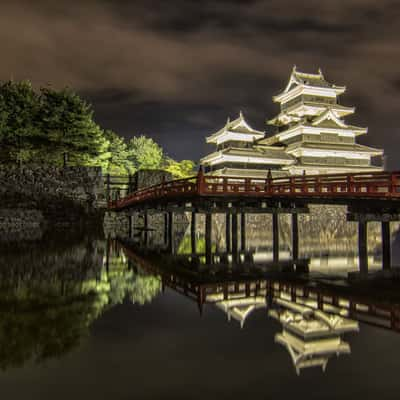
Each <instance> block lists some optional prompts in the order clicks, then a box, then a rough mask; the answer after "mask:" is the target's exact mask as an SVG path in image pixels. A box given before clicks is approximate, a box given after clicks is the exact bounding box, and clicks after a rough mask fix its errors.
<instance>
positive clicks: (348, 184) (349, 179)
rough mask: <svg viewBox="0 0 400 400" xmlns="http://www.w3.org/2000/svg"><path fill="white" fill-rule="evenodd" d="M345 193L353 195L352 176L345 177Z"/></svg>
mask: <svg viewBox="0 0 400 400" xmlns="http://www.w3.org/2000/svg"><path fill="white" fill-rule="evenodd" d="M347 192H349V193H353V192H354V176H353V175H347Z"/></svg>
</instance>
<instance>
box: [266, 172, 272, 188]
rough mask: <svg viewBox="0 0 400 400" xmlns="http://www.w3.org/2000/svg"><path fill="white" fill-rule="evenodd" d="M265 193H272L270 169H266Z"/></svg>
mask: <svg viewBox="0 0 400 400" xmlns="http://www.w3.org/2000/svg"><path fill="white" fill-rule="evenodd" d="M265 191H266V192H267V193H269V194H270V193H272V172H271V169H268V174H267V179H266V181H265Z"/></svg>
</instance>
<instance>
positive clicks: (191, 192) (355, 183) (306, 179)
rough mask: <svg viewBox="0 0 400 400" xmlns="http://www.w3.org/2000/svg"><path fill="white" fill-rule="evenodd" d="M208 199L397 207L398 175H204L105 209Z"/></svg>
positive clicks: (153, 189) (146, 191) (164, 184)
mask: <svg viewBox="0 0 400 400" xmlns="http://www.w3.org/2000/svg"><path fill="white" fill-rule="evenodd" d="M207 198H209V199H220V200H222V199H225V200H227V201H229V200H240V199H242V200H247V201H248V200H251V199H253V200H257V199H260V200H274V199H275V200H289V201H296V200H303V201H305V202H317V203H318V202H321V203H338V204H350V203H351V202H354V201H360V200H361V199H362V200H363V201H364V202H365V201H368V200H381V201H384V203H387V204H389V203H397V204H400V172H374V173H371V172H368V173H355V174H333V175H308V176H305V175H302V176H292V177H284V178H274V179H272V178H267V179H254V178H240V177H225V176H210V175H204V174H203V172H202V171H200V172H199V173H198V175H197V176H195V177H191V178H186V179H178V180H174V181H169V182H162V183H160V184H158V185H154V186H150V187H148V188H145V189H141V190H138V191H136V192H133V193H131V194H129V195H128V196H126V197H124V198H121V199H117V200H113V201H110V202H109V209H113V210H123V209H128V208H137V207H143V206H145V205H146V204H150V203H152V204H154V203H155V202H156V203H157V202H163V203H164V202H173V201H174V202H176V201H192V200H201V199H203V200H206V199H207Z"/></svg>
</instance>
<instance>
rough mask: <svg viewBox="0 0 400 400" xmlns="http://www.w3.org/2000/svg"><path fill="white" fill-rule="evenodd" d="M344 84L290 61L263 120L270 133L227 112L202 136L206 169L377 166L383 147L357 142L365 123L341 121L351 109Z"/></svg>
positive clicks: (228, 172) (281, 172) (260, 171)
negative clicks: (273, 109) (273, 108)
mask: <svg viewBox="0 0 400 400" xmlns="http://www.w3.org/2000/svg"><path fill="white" fill-rule="evenodd" d="M345 90H346V88H345V87H344V86H336V85H334V84H331V83H329V82H328V81H326V80H325V77H324V75H323V74H322V72H321V70H319V71H318V73H317V74H310V73H304V72H300V71H297V69H296V67H294V68H293V70H292V73H291V75H290V78H289V82H288V84H287V85H286V87H285V89H284V90H283V91H282V92H281V93H279V94H278V95H276V96H274V97H273V101H274V102H275V103H278V104H279V106H280V112H279V114H278V115H277V116H275V117H274V118H272V119H270V120H268V121H267V123H268V124H269V125H271V126H273V127H274V129H275V133H274V134H272V135H266V134H265V132H262V131H258V130H255V129H253V128H252V127H250V125H249V124H248V123H247V121H246V120H245V118H244V116H243V114H242V112H240V114H239V117H238V118H236V119H235V120H233V121H231V120H230V119H229V118H228V121H227V122H226V124H225V126H224V127H223V128H222V129H220V130H219V131H217V132H216V133H214V134H212V135H211V136H208V137H207V138H206V141H207V143H210V144H214V145H215V146H216V151H215V152H213V153H211V154H209V155H207V156H206V157H204V158H202V159H201V161H200V162H201V164H202V165H203V168H204V171H205V173H207V174H209V175H217V176H232V177H254V178H265V177H266V176H267V174H268V173H269V171H271V173H272V176H288V175H289V176H290V175H301V174H307V175H308V174H311V175H313V174H333V173H344V172H369V171H371V172H372V171H381V170H382V169H383V167H382V166H381V165H375V162H373V160H374V161H375V158H377V159H380V160H382V159H383V150H381V149H376V148H372V147H368V146H364V145H361V144H358V143H356V137H357V136H359V135H364V134H366V133H367V128H362V127H359V126H354V125H349V124H348V123H346V122H345V121H344V117H346V116H348V115H351V114H353V113H354V111H355V108H354V107H348V106H344V105H341V104H339V101H338V96H339V95H341V94H343V93H344V92H345ZM380 164H382V162H380Z"/></svg>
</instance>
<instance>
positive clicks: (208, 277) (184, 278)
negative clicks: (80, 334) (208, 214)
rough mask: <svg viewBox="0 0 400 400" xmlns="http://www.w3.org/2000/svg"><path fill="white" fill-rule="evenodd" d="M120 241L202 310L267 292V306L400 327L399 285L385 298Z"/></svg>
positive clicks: (138, 260) (357, 289)
mask: <svg viewBox="0 0 400 400" xmlns="http://www.w3.org/2000/svg"><path fill="white" fill-rule="evenodd" d="M119 243H120V246H122V249H123V251H124V252H125V254H126V256H127V257H128V259H129V260H131V261H132V262H133V264H134V265H137V266H139V267H140V268H141V269H143V270H145V271H147V272H148V273H150V274H156V275H159V276H160V277H161V279H162V284H163V287H169V288H171V289H173V290H175V291H177V292H179V293H181V294H183V295H184V296H186V297H188V298H190V299H191V300H193V301H194V302H196V303H197V305H198V308H199V311H200V313H202V312H203V308H204V306H205V305H206V304H216V303H218V302H220V301H228V300H231V299H232V298H234V299H235V300H240V299H249V298H251V299H257V301H258V300H259V299H260V297H262V298H263V299H264V300H265V304H266V305H272V304H273V303H274V302H276V301H277V300H278V299H284V300H286V301H290V302H293V303H296V304H299V305H302V306H305V307H309V308H310V309H312V310H315V311H322V312H327V313H330V314H332V315H337V316H341V317H346V318H352V319H356V320H358V321H361V322H365V323H368V324H371V325H375V326H378V327H381V328H387V329H391V330H394V331H398V332H400V305H399V303H398V301H399V299H398V298H397V297H396V290H395V289H394V295H395V296H394V297H393V298H392V299H390V296H386V300H385V301H382V300H379V298H381V297H382V296H381V295H380V294H379V293H373V292H371V291H370V290H369V289H367V290H364V289H365V288H364V287H361V288H360V287H357V286H351V285H343V282H339V284H338V285H337V284H336V283H335V282H332V284H329V283H328V282H327V281H326V280H324V279H318V278H316V279H303V278H302V277H300V276H297V277H296V276H294V275H293V274H284V273H283V274H282V273H275V272H276V270H275V269H268V268H265V266H260V267H259V268H257V266H254V268H252V269H248V268H244V269H241V268H239V269H235V268H233V269H230V270H226V269H225V268H221V269H215V268H211V269H203V270H198V269H193V268H190V267H191V261H190V260H189V259H190V257H187V259H188V261H187V263H186V264H184V263H179V262H177V259H176V258H175V257H172V258H170V257H169V256H167V255H165V254H163V255H162V257H160V254H153V253H148V254H143V252H142V251H140V250H139V249H138V248H137V247H132V246H131V245H129V244H127V243H126V242H125V243H123V242H119ZM181 259H183V258H181ZM290 264H292V267H291V268H289V267H290ZM285 265H286V267H287V268H288V269H291V270H295V269H296V265H294V264H293V262H287V263H285ZM283 272H284V271H283ZM386 295H387V293H386ZM243 304H247V303H243ZM231 316H232V315H231ZM246 317H247V314H246Z"/></svg>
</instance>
